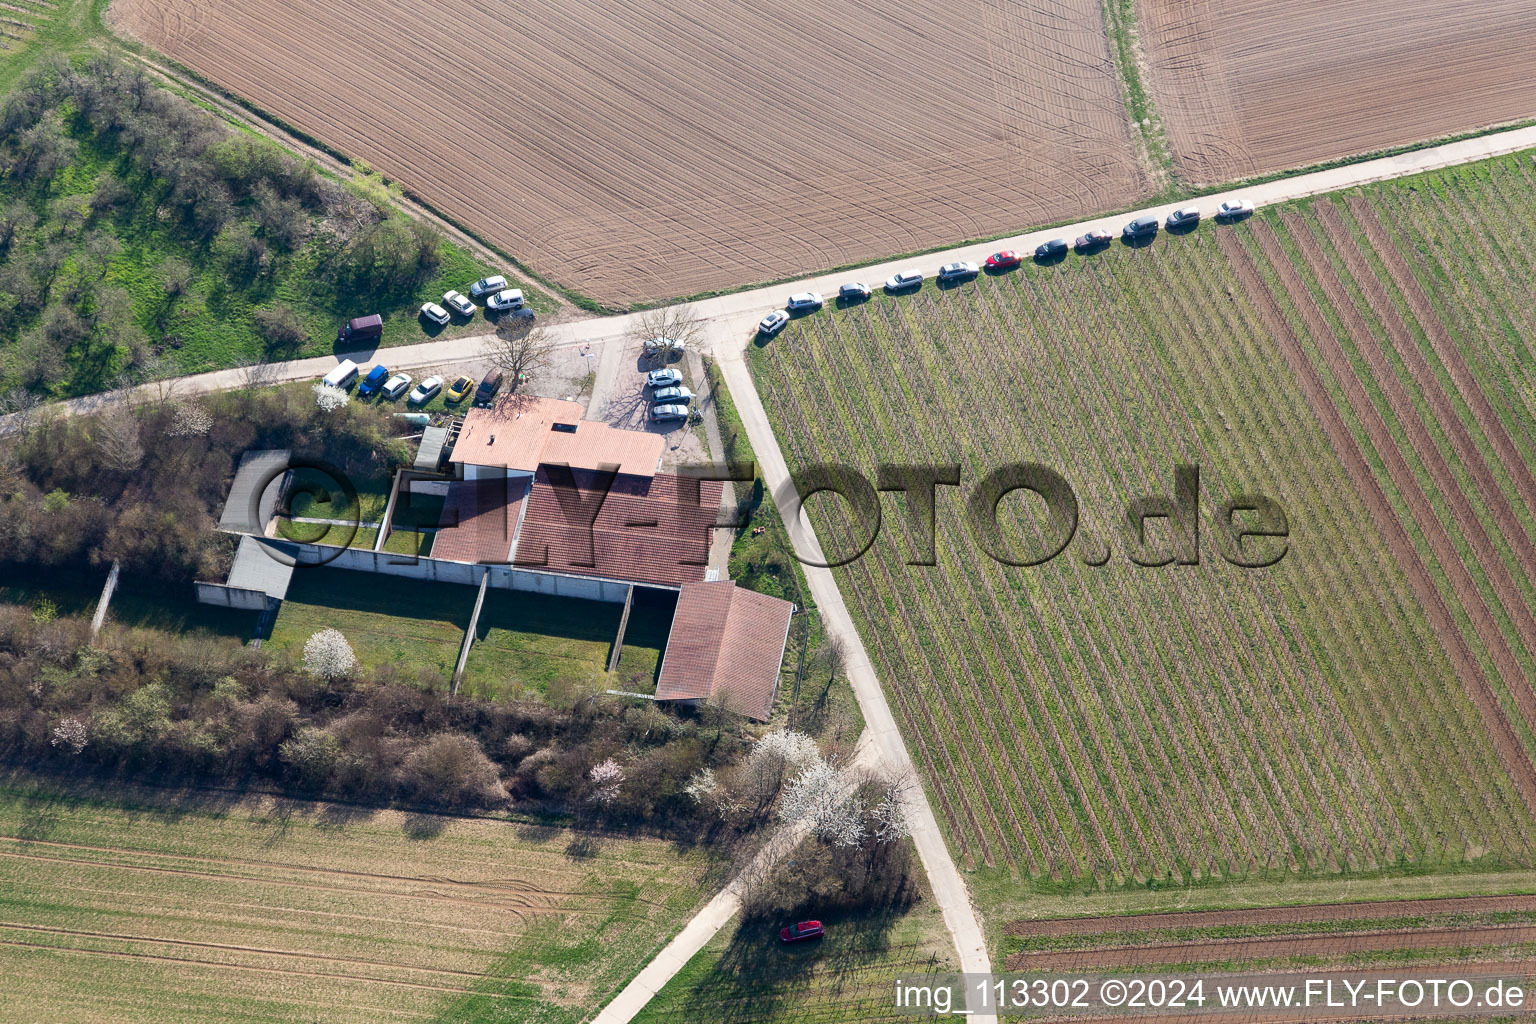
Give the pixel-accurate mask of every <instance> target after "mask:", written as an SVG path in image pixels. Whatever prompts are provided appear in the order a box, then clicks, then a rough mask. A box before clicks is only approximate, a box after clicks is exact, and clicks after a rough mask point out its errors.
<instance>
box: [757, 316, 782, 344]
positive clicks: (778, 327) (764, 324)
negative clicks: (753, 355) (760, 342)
mask: <svg viewBox="0 0 1536 1024" xmlns="http://www.w3.org/2000/svg"><path fill="white" fill-rule="evenodd" d="M787 323H789V314H788V313H786V312H784V311H783V310H782V309H776V310H774V311H773V312H772V313H769V314H768V315H767V316H765V317H763V318H762V319H761V320H759V321H758V322H757V333H758V334H761V335H762V336H763V337H765V338H771V337H773V336H774V335H775V334H778V333H779V332H780V331H782V330H783V329H784V325H785V324H787Z"/></svg>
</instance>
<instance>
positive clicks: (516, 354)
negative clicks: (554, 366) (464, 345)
mask: <svg viewBox="0 0 1536 1024" xmlns="http://www.w3.org/2000/svg"><path fill="white" fill-rule="evenodd" d="M554 351H555V338H554V335H552V334H550V333H549V331H547V330H545V329H544V328H542V327H532V328H530V327H528V326H527V325H526V322H525V321H520V320H519V319H518V318H516V317H504V318H503V319H502V321H501V323H499V324H497V325H496V336H495V337H494V338H492V339H491V340H490V341H489V342H488V343H487V344H486V352H485V355H486V358H487V359H489V360H490V363H491V365H492V366H494V367H495V368H496V369H498V370H500V371H501V373H502V378H503V386H505V387H506V389H507V390H508V391H516V390H517V388H518V386H519V385H522V384H526V383H528V382H529V381H530V380H533V379H534V378H535V377H537V376H538V375H539V374H541V373H543V372H545V371H546V370H548V369H549V364H550V360H551V357H552V356H553V355H554Z"/></svg>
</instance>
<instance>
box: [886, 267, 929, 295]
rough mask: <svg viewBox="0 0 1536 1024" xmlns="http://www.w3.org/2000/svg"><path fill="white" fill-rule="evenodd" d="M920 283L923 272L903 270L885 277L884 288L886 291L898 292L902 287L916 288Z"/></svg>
mask: <svg viewBox="0 0 1536 1024" xmlns="http://www.w3.org/2000/svg"><path fill="white" fill-rule="evenodd" d="M922 283H923V272H922V271H921V270H903V271H902V272H901V273H899V274H892V275H891V276H890V277H888V278H886V279H885V290H886V291H888V292H899V291H901V290H902V289H903V288H916V287H917V286H918V285H920V284H922Z"/></svg>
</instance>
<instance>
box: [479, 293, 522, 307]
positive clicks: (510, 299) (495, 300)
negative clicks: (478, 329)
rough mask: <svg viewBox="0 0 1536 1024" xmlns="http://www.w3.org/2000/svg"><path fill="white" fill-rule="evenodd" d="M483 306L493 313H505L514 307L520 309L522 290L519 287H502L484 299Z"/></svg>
mask: <svg viewBox="0 0 1536 1024" xmlns="http://www.w3.org/2000/svg"><path fill="white" fill-rule="evenodd" d="M485 308H486V309H489V310H491V311H492V312H495V313H507V312H510V311H511V310H514V309H522V308H523V290H522V289H521V288H503V289H502V290H501V291H499V292H497V293H496V294H495V295H492V296H491V297H490V298H488V299H486V300H485Z"/></svg>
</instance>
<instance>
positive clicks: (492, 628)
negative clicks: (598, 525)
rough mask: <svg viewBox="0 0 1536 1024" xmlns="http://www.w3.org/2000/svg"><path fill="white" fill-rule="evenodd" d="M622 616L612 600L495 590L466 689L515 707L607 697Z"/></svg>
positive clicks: (484, 613)
mask: <svg viewBox="0 0 1536 1024" xmlns="http://www.w3.org/2000/svg"><path fill="white" fill-rule="evenodd" d="M622 613H623V606H622V605H617V604H609V603H607V602H604V601H579V600H576V599H574V598H564V597H545V596H543V595H541V594H526V593H523V592H521V591H516V590H488V591H486V595H485V607H484V608H482V609H481V611H480V621H479V623H478V625H477V628H476V631H475V632H476V637H475V645H474V647H472V648H470V652H469V660H468V661H467V662H465V665H464V678H463V679H462V680H461V681H460V685H459V690H460V692H461V693H467V694H470V695H472V696H477V697H484V698H505V699H510V700H542V699H544V698H546V697H548V696H550V695H551V691H554V692H555V695H556V696H559V695H560V694H562V693H568V692H592V691H594V690H600V689H602V688H604V686H605V679H606V673H607V670H608V657H609V655H610V654H611V652H612V650H613V640H614V637H616V636H617V635H618V632H619V616H620V615H621V614H622Z"/></svg>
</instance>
